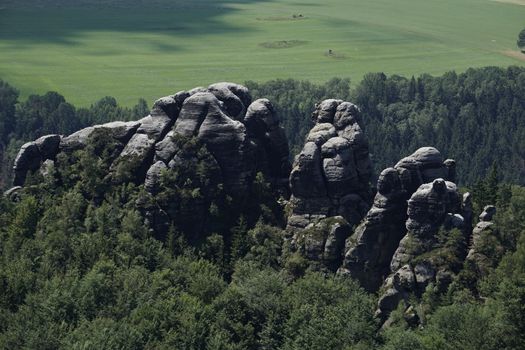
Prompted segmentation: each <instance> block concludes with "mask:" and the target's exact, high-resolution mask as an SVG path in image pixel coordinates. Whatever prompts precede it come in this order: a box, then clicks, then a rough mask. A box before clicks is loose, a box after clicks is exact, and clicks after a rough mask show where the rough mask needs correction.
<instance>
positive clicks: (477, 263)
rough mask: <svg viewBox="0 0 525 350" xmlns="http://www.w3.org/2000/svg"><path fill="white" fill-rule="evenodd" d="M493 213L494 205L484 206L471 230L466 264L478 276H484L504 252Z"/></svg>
mask: <svg viewBox="0 0 525 350" xmlns="http://www.w3.org/2000/svg"><path fill="white" fill-rule="evenodd" d="M495 214H496V207H495V206H493V205H487V206H485V208H484V209H483V212H482V213H481V214H480V216H479V222H478V223H477V224H476V226H475V227H474V229H473V230H472V236H471V240H470V245H469V251H468V255H467V258H466V265H467V267H470V268H473V270H474V271H473V272H474V273H475V274H476V275H477V276H479V277H483V276H486V275H487V274H488V273H489V272H490V270H491V269H493V268H494V267H496V265H497V263H498V262H499V260H500V258H501V257H502V256H503V254H504V252H505V249H504V248H503V245H502V243H501V239H500V234H499V230H498V227H497V225H496V224H495V222H494V221H493V219H494V215H495Z"/></svg>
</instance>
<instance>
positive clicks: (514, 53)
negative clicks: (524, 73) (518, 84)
mask: <svg viewBox="0 0 525 350" xmlns="http://www.w3.org/2000/svg"><path fill="white" fill-rule="evenodd" d="M501 53H502V54H504V55H505V56H507V57H512V58H516V59H518V60H521V61H525V53H523V52H520V51H515V50H505V51H502V52H501Z"/></svg>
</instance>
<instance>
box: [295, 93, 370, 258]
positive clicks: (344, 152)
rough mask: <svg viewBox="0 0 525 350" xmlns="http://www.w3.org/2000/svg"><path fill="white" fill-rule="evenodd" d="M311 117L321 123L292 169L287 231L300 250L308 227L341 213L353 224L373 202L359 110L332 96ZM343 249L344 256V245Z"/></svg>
mask: <svg viewBox="0 0 525 350" xmlns="http://www.w3.org/2000/svg"><path fill="white" fill-rule="evenodd" d="M312 118H313V119H314V121H315V122H316V125H315V126H314V127H313V128H312V130H310V132H309V134H308V135H307V137H306V142H305V145H304V147H303V150H302V151H301V153H300V154H299V155H298V156H296V158H295V162H294V165H293V169H292V172H291V174H290V188H291V191H292V197H291V199H290V206H291V211H292V213H291V215H290V216H289V218H288V227H287V232H288V234H289V236H290V238H291V240H290V241H291V242H290V243H291V249H292V250H301V243H300V242H301V241H309V240H310V239H309V238H305V239H302V238H301V237H304V235H305V234H308V232H306V233H305V232H303V230H304V229H306V228H307V227H311V226H309V225H314V227H315V226H317V225H319V222H320V220H323V219H324V218H328V217H335V216H340V217H341V219H344V220H345V221H346V222H347V225H349V227H351V226H352V225H355V224H357V223H359V221H361V219H362V218H363V216H364V215H365V213H366V211H367V210H368V208H369V207H370V201H371V189H370V184H369V181H370V176H371V166H370V159H369V154H368V142H367V139H366V137H365V136H364V134H363V132H362V130H361V128H360V126H359V121H360V114H359V109H358V108H357V107H356V106H355V105H354V104H352V103H350V102H343V101H341V100H333V99H330V100H325V101H323V102H321V103H320V104H318V105H316V110H315V111H314V113H313V115H312ZM345 238H346V237H345ZM338 249H340V251H338V252H337V253H336V254H337V255H338V256H339V257H340V256H342V246H341V247H339V246H338ZM307 255H308V256H310V257H311V258H313V257H314V255H315V254H307ZM338 259H339V258H338ZM321 260H322V259H321ZM331 266H332V267H333V264H332V265H331Z"/></svg>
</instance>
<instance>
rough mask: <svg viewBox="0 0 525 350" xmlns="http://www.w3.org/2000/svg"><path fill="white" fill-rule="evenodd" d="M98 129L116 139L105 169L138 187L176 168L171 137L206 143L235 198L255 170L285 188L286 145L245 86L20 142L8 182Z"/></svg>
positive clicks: (203, 92)
mask: <svg viewBox="0 0 525 350" xmlns="http://www.w3.org/2000/svg"><path fill="white" fill-rule="evenodd" d="M97 132H104V133H107V134H109V135H110V136H111V137H112V138H113V139H114V140H115V141H116V143H115V146H114V147H115V150H114V152H113V153H114V159H113V163H112V164H111V167H110V171H111V172H112V173H114V174H118V175H119V181H134V182H137V183H145V184H146V189H147V190H149V191H152V192H154V191H155V188H156V186H157V185H158V181H159V179H160V173H161V171H162V169H164V168H169V167H174V166H176V165H177V152H178V149H177V145H176V142H174V139H173V138H176V137H178V136H181V137H188V138H191V137H195V138H197V139H198V140H199V141H200V142H202V143H203V144H205V145H206V147H207V149H208V150H209V151H210V152H211V154H212V155H213V157H214V158H215V160H216V161H217V164H218V165H219V167H220V170H221V175H222V180H223V182H224V183H225V185H226V187H227V189H228V191H230V192H231V193H232V194H233V195H242V193H243V191H244V190H245V189H246V187H247V186H248V184H249V183H250V181H251V180H252V179H253V178H254V177H255V175H256V172H257V171H262V172H263V173H264V174H265V175H266V178H267V180H271V181H273V182H274V183H278V184H280V185H281V186H285V187H286V186H287V178H288V175H289V170H290V165H289V162H288V142H287V140H286V136H285V134H284V131H283V129H282V128H281V127H280V126H279V119H278V118H277V116H276V114H275V110H274V109H273V107H272V105H271V103H270V101H268V100H267V99H261V100H257V101H255V102H253V103H252V101H251V96H250V93H249V91H248V89H247V88H245V87H244V86H241V85H238V84H233V83H217V84H213V85H210V86H209V87H208V88H207V89H204V88H196V89H193V90H191V91H188V92H187V91H181V92H178V93H176V94H174V95H171V96H166V97H163V98H160V99H159V100H157V101H156V102H155V104H154V106H153V108H152V110H151V112H150V115H148V116H146V117H144V118H142V119H140V120H138V121H133V122H112V123H107V124H103V125H96V126H92V127H88V128H85V129H82V130H79V131H77V132H75V133H73V134H71V135H69V136H66V137H62V136H60V135H48V136H44V137H42V138H40V139H38V140H36V141H34V142H30V143H27V144H25V145H24V146H23V147H22V148H21V150H20V152H19V154H18V157H17V159H16V161H15V165H14V171H15V185H16V186H23V185H24V182H25V177H26V174H27V173H28V172H35V171H37V170H38V169H39V168H40V167H41V165H42V163H43V162H44V161H46V160H55V159H56V156H57V154H59V153H60V152H66V153H71V152H73V151H75V150H80V149H83V148H85V147H86V146H87V144H88V143H89V142H90V140H91V139H92V137H93V135H95V134H96V133H97Z"/></svg>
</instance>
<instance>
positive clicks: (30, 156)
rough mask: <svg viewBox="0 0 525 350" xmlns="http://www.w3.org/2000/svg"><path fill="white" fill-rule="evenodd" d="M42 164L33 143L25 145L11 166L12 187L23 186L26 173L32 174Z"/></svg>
mask: <svg viewBox="0 0 525 350" xmlns="http://www.w3.org/2000/svg"><path fill="white" fill-rule="evenodd" d="M41 162H42V155H41V154H40V151H39V150H38V146H37V144H36V143H35V142H28V143H25V144H24V145H23V146H22V147H21V148H20V151H19V152H18V154H17V156H16V158H15V162H14V165H13V170H14V180H13V185H14V186H22V185H24V182H25V179H26V176H27V172H28V171H31V172H34V171H36V170H38V168H40V163H41Z"/></svg>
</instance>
